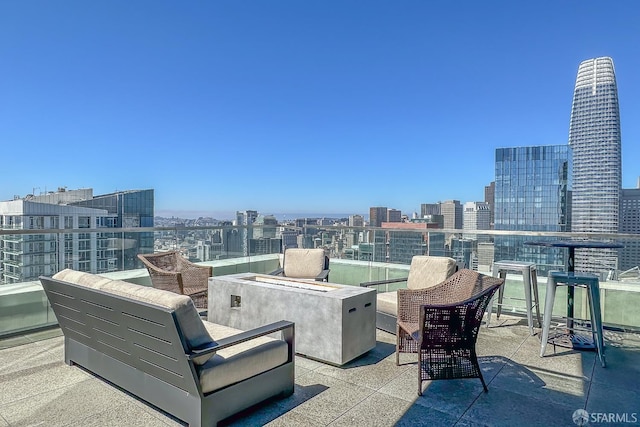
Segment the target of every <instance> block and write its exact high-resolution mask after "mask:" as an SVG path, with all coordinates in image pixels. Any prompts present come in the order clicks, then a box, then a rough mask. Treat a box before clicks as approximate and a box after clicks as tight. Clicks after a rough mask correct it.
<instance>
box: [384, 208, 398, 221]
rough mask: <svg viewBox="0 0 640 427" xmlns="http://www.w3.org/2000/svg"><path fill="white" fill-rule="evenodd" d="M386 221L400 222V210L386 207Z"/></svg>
mask: <svg viewBox="0 0 640 427" xmlns="http://www.w3.org/2000/svg"><path fill="white" fill-rule="evenodd" d="M387 222H402V211H400V210H399V209H387Z"/></svg>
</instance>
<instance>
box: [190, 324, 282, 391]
mask: <svg viewBox="0 0 640 427" xmlns="http://www.w3.org/2000/svg"><path fill="white" fill-rule="evenodd" d="M202 323H203V324H204V326H205V328H206V330H207V331H208V332H209V335H211V336H212V337H213V339H215V340H219V339H221V338H226V337H230V336H232V335H236V334H238V333H240V332H242V331H239V330H237V329H234V328H230V327H228V326H223V325H218V324H216V323H211V322H207V321H204V322H202ZM288 357H289V356H288V346H287V343H286V342H285V341H282V340H277V339H274V338H270V337H268V336H263V337H258V338H255V339H252V340H250V341H246V342H243V343H241V344H237V345H234V346H231V347H227V348H225V349H222V350H220V351H218V352H217V353H216V355H215V357H212V358H211V359H209V360H208V361H207V363H205V364H204V365H202V366H200V367H199V375H200V385H201V386H202V392H203V393H209V392H212V391H215V390H218V389H221V388H222V387H226V386H228V385H231V384H234V383H237V382H239V381H242V380H245V379H247V378H251V377H253V376H254V375H258V374H260V373H262V372H266V371H268V370H269V369H273V368H275V367H277V366H280V365H282V364H284V363H286V362H287V360H288Z"/></svg>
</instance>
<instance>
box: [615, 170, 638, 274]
mask: <svg viewBox="0 0 640 427" xmlns="http://www.w3.org/2000/svg"><path fill="white" fill-rule="evenodd" d="M620 233H624V234H640V182H639V183H638V188H629V189H623V190H622V197H621V198H620ZM621 243H622V244H623V245H624V248H622V249H620V265H619V267H618V268H619V269H620V270H621V271H626V270H629V269H631V268H634V267H638V266H640V242H639V241H638V240H631V239H624V240H623V241H622V242H621Z"/></svg>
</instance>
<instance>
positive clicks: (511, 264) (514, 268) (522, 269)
mask: <svg viewBox="0 0 640 427" xmlns="http://www.w3.org/2000/svg"><path fill="white" fill-rule="evenodd" d="M508 272H518V273H522V282H523V284H524V301H525V304H526V309H527V322H528V323H529V333H530V334H531V335H534V331H533V308H534V307H535V309H536V319H537V321H538V325H537V326H538V327H540V326H541V325H542V322H541V321H540V303H539V299H538V273H537V270H536V264H535V263H533V262H521V261H496V262H494V263H493V276H494V277H498V276H500V278H501V279H506V277H507V273H508ZM504 287H505V285H502V286H500V290H498V295H497V298H498V309H497V312H496V317H497V318H498V319H499V318H500V313H501V312H502V305H503V304H502V299H503V297H504ZM532 288H533V299H534V301H532V299H531V289H532ZM495 298H496V296H494V297H493V299H492V300H491V302H490V303H489V307H488V309H487V327H489V324H490V323H491V314H492V312H493V302H494V300H495ZM511 299H518V298H511Z"/></svg>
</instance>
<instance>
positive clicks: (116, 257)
mask: <svg viewBox="0 0 640 427" xmlns="http://www.w3.org/2000/svg"><path fill="white" fill-rule="evenodd" d="M134 227H153V190H140V191H138V190H131V191H122V192H117V193H112V194H107V195H102V196H96V197H94V196H93V190H92V189H80V190H66V189H65V188H59V189H58V191H57V192H48V193H46V194H43V195H39V196H36V195H28V196H26V197H25V198H16V199H15V200H11V201H4V202H0V228H2V229H3V230H41V232H39V233H38V234H14V235H6V234H5V235H2V236H0V272H2V274H1V275H0V283H3V284H7V283H16V282H25V281H30V280H37V278H38V276H40V275H53V274H55V273H56V272H57V271H60V270H62V269H64V268H72V269H74V270H79V271H87V272H91V273H106V272H110V271H117V270H123V269H129V268H137V265H136V258H135V255H136V254H137V253H139V252H140V253H144V252H153V233H123V232H113V231H110V230H109V229H113V228H134ZM59 229H69V230H72V229H74V230H78V229H87V232H86V233H83V232H74V233H63V234H59V233H48V232H47V230H59ZM89 229H93V230H95V229H104V231H102V230H101V231H100V232H97V231H89Z"/></svg>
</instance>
